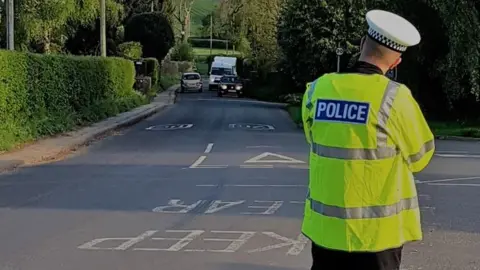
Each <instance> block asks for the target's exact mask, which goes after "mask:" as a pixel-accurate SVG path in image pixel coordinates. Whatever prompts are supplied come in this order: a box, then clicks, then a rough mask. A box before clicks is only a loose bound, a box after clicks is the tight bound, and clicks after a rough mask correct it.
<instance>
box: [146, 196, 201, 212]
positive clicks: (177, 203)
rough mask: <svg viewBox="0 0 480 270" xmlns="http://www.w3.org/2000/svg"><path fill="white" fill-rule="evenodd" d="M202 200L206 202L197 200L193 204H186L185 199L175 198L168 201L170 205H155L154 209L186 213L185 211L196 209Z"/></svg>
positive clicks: (156, 210) (155, 210) (154, 210)
mask: <svg viewBox="0 0 480 270" xmlns="http://www.w3.org/2000/svg"><path fill="white" fill-rule="evenodd" d="M202 202H204V201H203V200H199V201H197V202H195V203H193V204H185V203H184V202H183V201H181V200H176V199H175V200H170V201H169V202H168V205H165V206H159V207H155V208H154V209H153V210H152V211H153V212H156V213H180V214H185V213H188V212H190V211H192V210H193V209H195V207H197V206H199V205H200V204H201V203H202ZM178 208H180V209H178ZM168 209H177V210H168Z"/></svg>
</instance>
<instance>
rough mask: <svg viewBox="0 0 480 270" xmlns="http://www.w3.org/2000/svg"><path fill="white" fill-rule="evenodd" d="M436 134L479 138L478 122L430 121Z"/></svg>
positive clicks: (479, 127)
mask: <svg viewBox="0 0 480 270" xmlns="http://www.w3.org/2000/svg"><path fill="white" fill-rule="evenodd" d="M429 124H430V128H431V129H432V132H433V134H435V135H436V136H459V137H472V138H480V123H479V124H475V123H465V124H464V123H455V122H430V123H429Z"/></svg>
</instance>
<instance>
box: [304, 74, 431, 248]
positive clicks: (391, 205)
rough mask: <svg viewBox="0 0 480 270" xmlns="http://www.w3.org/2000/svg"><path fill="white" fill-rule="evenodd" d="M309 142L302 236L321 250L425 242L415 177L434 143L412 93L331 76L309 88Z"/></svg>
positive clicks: (381, 79) (355, 77)
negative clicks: (308, 165)
mask: <svg viewBox="0 0 480 270" xmlns="http://www.w3.org/2000/svg"><path fill="white" fill-rule="evenodd" d="M302 117H303V123H304V130H305V134H306V137H307V141H308V142H309V144H310V172H309V176H310V177H309V178H310V182H309V190H308V197H307V200H306V205H305V216H304V220H303V225H302V232H303V233H304V234H305V235H306V236H307V237H308V238H310V239H311V240H312V242H314V243H315V244H317V245H319V246H322V247H325V248H329V249H334V250H342V251H348V252H355V251H366V252H376V251H382V250H386V249H390V248H395V247H400V246H402V245H403V244H405V243H406V242H409V241H416V240H421V239H422V230H421V225H420V211H419V206H418V199H417V191H416V187H415V181H414V178H413V174H412V172H419V171H421V170H422V169H424V168H425V167H426V166H427V164H428V163H429V161H430V159H431V158H432V156H433V152H434V137H433V134H432V132H431V131H430V129H429V127H428V124H427V123H426V121H425V118H424V116H423V114H422V112H421V110H420V108H419V106H418V104H417V102H416V101H415V99H414V98H413V97H412V95H411V92H410V90H409V89H408V88H407V87H406V86H405V85H402V84H399V83H396V82H393V81H391V80H389V79H388V78H386V77H385V76H382V75H378V74H372V75H365V74H355V73H351V74H336V73H332V74H326V75H324V76H322V77H320V78H318V79H317V80H316V81H314V82H312V83H309V84H308V85H307V90H306V92H305V96H304V98H303V104H302Z"/></svg>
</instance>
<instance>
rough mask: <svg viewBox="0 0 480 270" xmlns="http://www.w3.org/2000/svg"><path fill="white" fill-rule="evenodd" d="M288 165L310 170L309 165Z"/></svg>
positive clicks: (293, 167)
mask: <svg viewBox="0 0 480 270" xmlns="http://www.w3.org/2000/svg"><path fill="white" fill-rule="evenodd" d="M288 167H289V168H292V169H302V170H308V165H288Z"/></svg>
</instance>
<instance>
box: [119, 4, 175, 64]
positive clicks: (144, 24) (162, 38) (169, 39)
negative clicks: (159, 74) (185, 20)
mask: <svg viewBox="0 0 480 270" xmlns="http://www.w3.org/2000/svg"><path fill="white" fill-rule="evenodd" d="M125 40H126V41H138V42H140V43H141V44H142V46H143V56H144V57H154V58H157V59H158V60H159V61H161V60H163V58H164V57H165V55H167V53H168V51H169V50H170V48H172V47H173V45H174V44H175V37H174V34H173V30H172V27H171V25H170V23H169V22H168V19H167V18H166V17H165V16H164V15H163V14H162V13H155V12H154V13H141V14H137V15H134V16H133V17H132V18H131V19H130V20H128V22H127V25H126V26H125Z"/></svg>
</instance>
